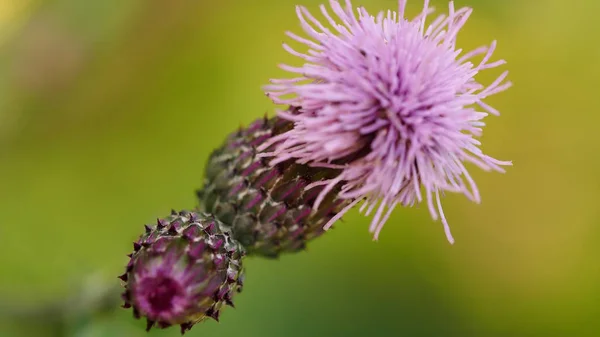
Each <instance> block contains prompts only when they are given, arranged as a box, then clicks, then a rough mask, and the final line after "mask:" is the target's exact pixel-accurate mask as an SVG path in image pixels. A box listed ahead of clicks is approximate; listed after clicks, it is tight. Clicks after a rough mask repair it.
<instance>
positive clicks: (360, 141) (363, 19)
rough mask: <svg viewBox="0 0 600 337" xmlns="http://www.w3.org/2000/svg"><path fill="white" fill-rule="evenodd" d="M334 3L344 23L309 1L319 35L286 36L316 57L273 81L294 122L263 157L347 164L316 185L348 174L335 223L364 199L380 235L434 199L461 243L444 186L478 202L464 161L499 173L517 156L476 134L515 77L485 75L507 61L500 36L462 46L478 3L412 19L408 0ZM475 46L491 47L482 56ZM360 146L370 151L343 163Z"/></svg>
mask: <svg viewBox="0 0 600 337" xmlns="http://www.w3.org/2000/svg"><path fill="white" fill-rule="evenodd" d="M330 5H331V9H332V10H333V13H334V14H335V15H336V16H337V17H338V21H339V22H340V23H337V22H336V21H335V20H334V18H333V17H332V16H331V15H330V14H329V12H328V11H327V9H326V8H325V6H324V5H321V7H320V9H321V12H322V14H323V15H324V17H325V19H326V21H327V22H328V23H329V25H330V26H331V28H333V29H330V28H328V27H326V25H324V24H322V23H321V22H319V21H318V20H317V19H316V18H315V17H314V16H313V15H311V14H310V13H309V11H308V10H307V9H306V8H304V7H297V9H296V13H297V15H298V18H299V19H300V24H301V26H302V28H303V30H304V31H305V32H306V34H308V36H309V38H310V39H305V38H302V37H300V36H298V35H296V34H294V33H291V32H287V35H288V36H289V37H290V38H292V39H293V40H295V41H297V42H299V43H301V44H304V45H306V46H307V47H308V48H309V50H308V52H305V53H302V52H299V51H296V50H294V49H292V47H290V46H289V45H287V44H284V45H283V47H284V49H285V50H287V51H288V52H289V53H291V54H292V55H294V56H297V57H298V58H300V59H302V60H304V61H305V62H306V64H304V65H303V66H301V67H293V66H289V65H281V68H282V69H284V70H286V71H289V72H291V73H294V74H297V76H296V77H294V78H291V79H274V80H272V81H271V83H272V85H268V86H266V88H265V90H266V93H267V95H268V96H269V97H271V98H272V100H273V101H274V102H275V103H277V104H287V105H289V106H290V107H291V109H289V110H287V111H279V112H278V115H279V116H280V117H281V118H283V119H287V120H289V121H292V122H294V127H293V128H292V129H291V130H289V131H287V132H285V133H282V134H281V135H278V136H275V137H273V138H271V139H269V140H268V141H266V142H265V143H264V144H263V145H262V146H260V147H259V151H265V150H266V149H268V148H269V147H273V146H274V150H272V151H268V152H266V153H263V154H261V155H262V156H267V157H273V160H272V161H271V164H272V165H276V164H277V163H280V162H283V161H286V160H289V159H295V160H296V162H297V163H300V164H310V165H312V166H320V167H328V168H336V169H339V170H342V172H341V173H340V175H339V176H337V177H335V178H333V179H330V180H329V181H327V182H324V181H319V182H315V183H313V184H311V185H309V186H308V187H307V188H310V187H313V186H316V185H322V184H325V188H324V189H323V192H322V193H327V192H328V191H329V190H330V189H331V188H332V187H333V186H337V185H338V184H339V183H340V182H342V183H343V186H342V188H341V190H340V192H339V194H338V197H340V198H342V199H348V200H352V202H351V203H350V204H348V205H347V206H346V207H345V208H344V209H343V210H342V211H341V212H339V213H337V214H336V216H335V217H333V218H331V219H330V220H329V222H328V223H327V224H326V226H325V227H326V228H327V227H329V226H331V224H333V222H335V221H336V220H337V219H338V218H339V217H341V216H342V215H343V214H344V212H346V211H347V210H348V209H350V208H351V207H352V206H354V205H355V204H357V203H358V202H360V201H361V200H365V203H364V204H363V205H362V207H361V212H365V213H366V214H367V215H369V214H371V213H372V212H373V211H375V209H376V211H375V214H374V217H373V219H372V223H371V227H370V231H371V232H372V233H374V238H375V239H376V238H377V237H378V235H379V233H380V231H381V229H382V227H383V225H384V223H385V222H386V220H387V219H388V217H389V216H390V214H391V211H392V210H393V209H394V207H396V206H397V205H398V204H401V205H404V206H412V205H414V204H415V203H420V202H422V201H423V200H426V202H427V205H428V208H429V211H430V213H431V215H432V217H433V219H434V220H437V219H438V217H439V218H441V221H442V223H443V226H444V230H445V232H446V236H447V238H448V240H449V241H450V242H451V243H452V242H453V241H454V240H453V238H452V235H451V234H450V230H449V227H448V223H447V221H446V218H445V216H444V212H443V210H442V205H441V201H440V194H441V193H443V192H446V191H448V192H458V193H462V194H464V195H465V196H467V197H468V198H469V199H470V200H472V201H474V202H477V203H478V202H480V195H479V192H478V189H477V186H476V184H475V182H474V181H473V179H472V178H471V176H470V175H469V172H468V171H467V169H466V168H465V165H464V163H465V162H468V163H472V164H475V165H476V166H478V167H480V168H481V169H483V170H495V171H499V172H504V170H503V168H502V166H504V165H511V162H508V161H500V160H496V159H494V158H492V157H490V156H488V155H485V154H484V153H483V152H482V150H481V149H480V148H479V145H480V142H479V141H478V140H477V139H476V137H479V136H480V135H481V133H482V127H483V126H484V123H483V122H482V119H483V118H484V117H485V116H487V115H488V113H491V114H494V115H498V111H497V110H496V109H494V108H492V107H491V106H489V105H487V104H486V103H484V102H483V100H484V99H485V98H487V97H488V96H491V95H494V94H496V93H498V92H501V91H503V90H505V89H507V88H508V87H509V86H510V85H511V84H510V82H505V78H506V76H507V72H504V73H502V74H501V75H500V76H499V77H497V78H496V80H495V81H493V82H492V83H491V84H490V85H487V86H485V85H482V84H480V83H479V82H477V81H476V80H475V79H474V76H475V75H477V74H478V73H479V72H480V71H482V70H485V69H490V68H495V67H497V66H500V65H502V64H504V63H505V62H504V61H503V60H499V61H494V62H491V61H490V59H491V57H492V53H493V52H494V50H495V48H496V42H495V41H494V42H492V43H491V44H490V45H489V46H483V47H480V48H477V49H475V50H472V51H469V52H466V53H463V51H462V49H457V47H456V37H457V34H458V32H459V31H460V29H461V28H462V27H463V25H464V24H465V23H466V21H467V19H468V18H469V16H470V15H471V12H472V10H471V9H470V8H460V9H458V10H455V8H454V5H453V3H452V2H450V4H449V12H448V14H447V15H440V16H438V17H437V18H435V19H434V20H433V21H432V22H431V23H429V24H427V23H426V22H427V17H428V15H429V14H431V13H432V12H433V9H432V8H430V7H429V1H428V0H425V3H424V6H423V10H422V11H421V13H420V14H419V15H417V16H416V17H415V18H414V19H412V20H407V19H405V18H404V10H405V6H406V0H400V1H399V10H398V12H397V13H396V12H392V11H387V13H383V12H380V13H379V14H378V15H377V16H372V15H370V14H369V13H368V12H367V11H366V10H365V9H364V8H359V9H358V16H356V15H355V13H354V11H353V9H352V5H351V3H350V1H349V0H347V1H346V2H345V7H342V5H340V4H339V3H338V1H335V0H331V1H330ZM476 56H483V57H482V59H481V60H480V61H479V62H474V61H472V59H473V58H474V57H476ZM361 151H362V152H363V153H364V155H363V156H361V157H360V158H356V159H355V160H353V161H351V162H347V161H341V162H340V159H342V158H343V157H347V156H349V155H352V154H356V153H359V152H361ZM422 190H423V192H424V193H423V192H422ZM423 194H424V195H423ZM322 196H323V195H321V196H320V197H319V198H317V200H316V202H315V207H318V204H319V202H320V201H321V200H322Z"/></svg>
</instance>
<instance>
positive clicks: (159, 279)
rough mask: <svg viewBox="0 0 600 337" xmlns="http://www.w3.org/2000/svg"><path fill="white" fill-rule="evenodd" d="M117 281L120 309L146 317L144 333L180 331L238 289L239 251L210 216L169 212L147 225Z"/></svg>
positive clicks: (229, 300) (209, 313)
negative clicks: (119, 282)
mask: <svg viewBox="0 0 600 337" xmlns="http://www.w3.org/2000/svg"><path fill="white" fill-rule="evenodd" d="M133 248H134V252H133V253H132V254H131V255H130V257H131V259H130V261H129V263H128V264H127V267H126V272H125V273H124V274H123V275H121V276H120V277H119V278H120V279H121V280H122V281H123V285H124V287H125V292H123V295H122V296H123V300H124V301H125V304H124V305H123V307H124V308H129V307H132V308H133V314H134V316H135V317H136V318H140V317H145V318H146V319H147V330H150V329H151V328H152V327H153V326H156V327H158V328H166V327H169V326H171V325H176V324H178V325H180V327H181V333H182V334H183V333H185V332H186V331H187V330H189V329H191V328H192V326H193V325H194V324H196V323H199V322H201V321H203V320H205V319H206V318H208V317H211V318H213V319H215V320H217V321H218V319H219V313H220V310H221V307H222V305H223V304H227V305H230V306H233V302H232V297H233V295H234V294H235V293H236V292H240V291H241V289H242V282H243V273H242V264H241V259H242V257H243V255H244V250H243V248H242V247H241V246H240V245H239V244H238V243H237V241H235V240H234V239H233V238H232V237H231V236H230V234H229V231H228V229H227V227H226V226H225V225H223V223H221V222H219V221H218V220H216V219H215V218H214V217H212V216H210V215H207V214H202V213H195V212H186V211H183V212H179V213H176V212H173V213H172V214H171V216H169V217H167V218H164V219H159V220H158V222H157V224H156V225H154V226H146V231H145V233H144V234H143V235H142V236H141V237H140V238H139V240H138V241H136V242H134V243H133Z"/></svg>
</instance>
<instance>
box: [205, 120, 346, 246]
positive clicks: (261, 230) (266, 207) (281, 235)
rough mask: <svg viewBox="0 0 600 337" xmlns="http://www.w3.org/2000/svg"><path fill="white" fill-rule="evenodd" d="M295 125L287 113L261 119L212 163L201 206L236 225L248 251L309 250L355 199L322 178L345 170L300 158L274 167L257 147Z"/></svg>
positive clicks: (240, 133)
mask: <svg viewBox="0 0 600 337" xmlns="http://www.w3.org/2000/svg"><path fill="white" fill-rule="evenodd" d="M292 126H293V125H292V123H291V122H287V121H285V120H283V119H281V118H273V119H266V118H265V119H259V120H257V121H255V122H254V123H252V124H251V125H250V126H249V127H248V128H245V129H243V128H242V129H240V130H239V131H237V132H235V133H233V134H231V135H230V136H229V137H228V139H227V140H226V141H225V143H224V144H223V145H222V146H221V147H220V148H218V149H217V150H215V151H214V152H213V153H212V155H211V156H210V159H209V161H208V164H207V166H206V174H205V185H204V189H202V190H200V191H198V197H199V199H200V205H201V207H202V208H203V209H204V210H205V211H206V212H210V213H212V214H214V215H215V216H216V217H217V218H218V219H219V220H221V221H223V222H224V223H226V224H228V225H231V226H232V231H233V236H234V237H235V239H236V240H238V241H239V242H240V243H241V244H242V245H244V247H245V248H246V249H247V251H248V254H257V255H263V256H268V257H276V256H278V255H279V254H280V253H282V252H294V251H298V250H301V249H303V248H304V247H305V243H306V242H307V241H308V240H310V239H312V238H315V237H318V236H320V235H321V234H322V233H323V232H324V229H323V226H324V225H325V224H326V223H327V222H328V221H329V220H331V219H332V218H333V217H334V216H336V214H338V213H339V212H340V210H342V209H343V208H344V207H345V206H347V205H348V204H350V202H351V200H342V199H339V198H338V197H337V194H338V192H339V189H340V186H341V184H339V185H336V186H330V188H331V189H330V190H329V191H324V188H325V185H324V184H322V182H330V181H331V180H332V179H336V178H337V176H339V173H340V172H341V170H340V169H337V168H330V167H311V166H308V165H302V164H298V163H296V162H294V160H288V161H283V162H280V163H278V164H277V165H273V166H271V165H269V163H268V161H267V160H266V158H263V153H261V152H258V151H257V150H256V148H257V147H258V146H260V145H261V144H263V143H264V142H265V141H267V140H268V139H270V138H271V137H273V136H275V135H278V134H281V133H283V132H285V131H288V130H290V129H291V128H292ZM319 196H320V197H319ZM317 199H319V200H317ZM316 204H318V207H315V205H316Z"/></svg>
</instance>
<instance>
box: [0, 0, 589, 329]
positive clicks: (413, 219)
mask: <svg viewBox="0 0 600 337" xmlns="http://www.w3.org/2000/svg"><path fill="white" fill-rule="evenodd" d="M319 2H321V1H320V0H252V1H249V0H248V1H246V0H219V1H204V0H196V1H184V0H178V1H167V0H128V1H120V0H0V310H1V311H0V336H3V337H13V336H40V337H44V336H86V337H91V336H94V337H100V336H128V337H135V336H146V333H145V332H144V327H145V324H144V322H142V321H135V320H133V319H132V317H131V312H130V311H129V310H128V311H126V310H123V309H119V308H118V306H119V303H118V287H119V284H118V280H117V279H116V275H118V274H120V273H121V272H122V269H123V265H124V263H125V262H126V257H125V254H127V253H128V252H129V250H130V248H131V241H132V240H133V239H135V238H136V237H137V235H138V234H139V233H140V232H141V230H142V225H143V224H145V223H150V222H152V221H153V219H155V218H156V217H159V216H164V215H166V214H168V212H169V211H170V209H171V208H177V209H184V208H191V207H193V206H194V202H195V199H194V190H195V189H196V188H197V187H200V185H201V182H202V178H203V169H204V164H205V159H206V158H207V156H208V154H209V153H210V151H211V149H213V148H215V147H216V146H218V145H219V144H220V143H221V141H222V140H223V139H224V137H225V136H226V135H227V134H228V133H229V132H230V131H232V130H233V129H235V128H237V127H238V126H239V125H240V124H247V123H249V122H250V121H252V120H253V119H255V118H257V117H260V116H262V115H263V114H265V113H268V114H272V113H273V110H274V107H273V105H272V104H271V103H270V102H269V100H268V99H267V98H266V97H264V96H263V94H262V91H261V85H263V84H266V83H267V81H268V79H269V78H270V77H277V76H280V75H282V74H283V72H282V71H280V70H278V69H277V67H276V65H277V64H278V63H280V62H284V61H290V62H292V63H293V62H296V60H293V59H292V58H291V57H290V56H288V55H287V54H286V53H285V52H284V51H283V49H282V48H281V42H282V41H284V40H286V38H285V36H284V35H283V32H284V31H285V30H287V29H290V30H293V31H295V32H300V29H299V24H298V22H297V20H296V18H295V14H294V7H293V5H294V4H297V3H300V4H304V5H307V6H308V7H309V8H310V9H314V10H316V9H317V5H318V3H319ZM456 2H457V5H459V6H462V5H469V6H472V7H474V8H475V13H474V15H473V17H472V19H471V20H470V22H469V23H468V24H467V26H466V28H465V29H464V30H463V32H462V33H461V35H460V41H459V43H460V44H461V46H464V48H465V49H467V48H473V47H476V46H478V45H481V44H485V43H489V41H491V40H492V39H498V40H499V46H498V51H497V54H496V57H497V58H505V59H506V60H507V61H508V65H507V66H505V67H504V69H509V70H510V79H511V80H512V81H513V82H514V83H515V85H514V87H513V88H511V89H510V90H509V91H507V92H505V93H502V94H499V95H497V96H494V97H492V98H491V99H489V101H488V102H489V103H491V104H492V105H494V106H495V107H498V108H499V110H500V111H501V112H502V116H501V117H489V118H488V120H487V122H488V126H487V128H486V129H485V136H484V137H483V143H484V150H485V151H487V152H488V153H490V154H492V155H493V156H496V157H497V158H500V159H510V160H513V161H514V167H512V168H509V169H508V172H507V173H506V174H504V175H502V174H497V173H485V172H481V171H478V170H477V169H473V171H472V172H473V175H474V177H475V178H476V180H477V181H478V183H479V186H480V189H481V192H482V195H483V202H482V204H480V205H475V204H473V203H471V202H469V201H468V200H466V198H464V197H462V196H460V195H448V196H447V197H446V198H445V200H444V204H445V211H446V216H447V217H448V219H449V221H450V224H451V226H452V229H453V233H454V236H455V238H456V240H457V243H456V244H455V245H454V246H451V245H449V244H448V243H447V242H446V239H445V237H444V234H443V231H442V228H441V225H440V224H439V223H437V222H433V221H432V220H431V219H430V216H429V213H428V211H427V208H426V207H415V208H411V209H398V210H397V211H396V212H395V214H394V216H393V218H392V219H391V220H390V221H389V223H388V225H387V226H386V228H385V229H384V231H383V233H382V236H381V239H380V240H379V241H378V242H373V241H372V240H371V236H370V235H369V233H368V220H367V219H366V218H363V217H362V216H360V215H358V214H357V211H354V212H351V214H350V215H349V216H347V217H346V218H345V221H344V223H343V224H339V225H338V226H336V229H335V230H333V231H331V232H330V233H328V234H327V235H325V236H324V237H322V238H320V239H318V240H316V241H314V242H312V243H311V244H310V245H309V250H308V252H304V253H299V254H296V255H287V256H284V257H282V258H281V259H279V260H278V261H271V260H261V259H258V258H256V259H254V258H252V259H248V260H247V261H246V268H247V282H246V286H245V291H244V292H243V293H242V294H240V295H239V296H237V298H236V305H237V308H236V309H235V310H233V309H226V310H225V311H224V312H223V315H222V319H221V323H215V322H212V321H211V322H208V323H205V324H201V325H198V326H196V327H194V329H192V331H191V332H189V336H243V337H254V336H264V337H268V336H276V337H283V336H289V337H295V336H298V337H306V336H328V337H335V336H340V337H341V336H343V337H352V336H381V337H383V336H411V337H412V336H461V337H468V336H477V337H494V336H515V337H516V336H600V263H599V258H600V244H599V241H600V212H599V207H598V200H599V199H598V195H599V193H600V179H599V177H598V176H599V175H600V156H599V153H600V132H599V131H598V125H599V124H598V123H599V122H600V103H599V98H598V97H600V96H599V95H600V93H599V91H600V29H599V28H598V25H597V24H595V23H594V22H595V20H596V19H597V13H598V12H599V11H600V2H599V1H596V0H577V1H571V2H569V3H565V2H564V1H562V0H545V1H544V0H528V1H518V0H504V1H491V0H489V1H486V0H459V1H456ZM396 3H397V2H396V1H395V0H377V1H376V0H368V1H367V0H362V1H360V0H355V1H354V4H355V5H365V6H366V7H367V9H369V10H370V11H371V12H377V11H379V10H384V9H388V8H394V9H395V8H396ZM433 3H434V4H435V5H436V7H437V8H438V9H440V10H445V9H446V4H447V2H446V1H445V0H436V1H433ZM421 5H422V2H421V1H420V0H411V1H409V14H411V16H412V15H413V14H416V13H417V12H418V11H419V9H420V6H421ZM501 71H502V69H497V70H493V71H489V73H487V74H482V76H481V77H480V79H481V80H482V81H484V82H485V81H488V83H489V81H490V80H492V79H493V78H494V75H498V74H499V73H500V72H501ZM178 334H179V332H178V329H171V330H165V331H152V332H151V333H150V335H151V336H177V335H178Z"/></svg>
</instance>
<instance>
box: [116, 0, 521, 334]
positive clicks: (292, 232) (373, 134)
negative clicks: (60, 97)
mask: <svg viewBox="0 0 600 337" xmlns="http://www.w3.org/2000/svg"><path fill="white" fill-rule="evenodd" d="M330 7H331V10H332V12H333V13H334V14H335V16H336V17H337V21H336V19H334V17H333V16H332V15H331V14H330V12H329V11H328V9H327V8H326V7H325V6H324V5H321V7H320V9H321V12H322V14H323V16H324V18H325V21H326V22H327V25H326V24H324V23H322V22H320V21H319V20H317V19H316V18H315V17H314V16H313V15H312V14H311V13H310V12H309V11H308V10H307V9H306V8H304V7H301V6H298V7H297V8H296V13H297V15H298V18H299V20H300V25H301V27H302V28H303V30H304V31H305V33H306V34H307V35H308V38H303V37H300V36H299V35H296V34H294V33H291V32H287V35H288V36H289V37H290V38H291V39H293V40H295V41H296V42H299V43H300V44H303V45H305V46H306V47H307V48H308V51H305V52H300V51H296V50H294V49H292V47H290V46H289V45H287V44H284V45H283V47H284V49H285V50H287V51H288V52H289V53H291V54H292V55H294V56H296V57H298V58H299V59H301V60H303V61H304V62H305V64H304V65H302V66H300V67H293V66H289V65H281V68H283V69H285V70H287V71H289V72H291V73H294V74H296V75H295V77H293V78H289V79H273V80H272V81H271V84H270V85H268V86H266V87H265V91H266V93H267V95H268V96H269V97H270V98H271V99H272V100H273V102H274V103H276V104H284V105H286V106H287V108H285V109H283V110H279V111H278V113H277V116H276V117H273V118H267V117H265V118H262V119H258V120H256V121H255V122H254V123H252V124H250V125H249V126H248V127H247V128H241V129H239V130H238V131H236V132H233V133H231V134H230V135H229V137H227V139H226V140H225V141H224V142H223V143H222V145H221V146H220V147H219V148H218V149H216V150H215V151H213V153H212V154H211V155H210V157H209V159H208V162H207V165H206V171H205V181H204V186H203V187H202V188H201V189H200V190H198V191H197V197H198V201H199V203H198V207H197V209H196V210H194V211H192V212H180V213H177V212H175V213H173V214H172V215H171V216H169V217H167V218H164V219H160V220H158V223H157V224H156V225H155V226H152V227H150V226H147V227H146V232H145V233H144V234H143V235H142V236H141V237H140V239H139V240H138V241H136V242H135V243H134V252H133V253H132V254H131V255H130V261H129V264H128V265H127V267H126V272H125V274H123V275H122V276H121V277H120V278H121V279H122V280H123V284H124V287H125V292H124V293H123V299H124V300H125V305H124V306H125V307H132V308H133V312H134V316H136V317H141V316H143V317H146V318H147V320H148V329H150V328H152V327H153V326H157V327H159V328H164V327H168V326H171V325H175V324H178V325H180V327H181V331H182V333H184V332H185V331H187V330H189V329H190V328H191V327H192V326H193V325H194V324H196V323H198V322H201V321H203V320H205V319H206V318H209V317H212V318H213V319H218V317H219V313H220V310H221V308H222V306H223V304H228V305H231V306H233V302H232V298H233V295H234V293H235V292H237V291H239V290H241V287H242V280H243V270H242V261H241V260H242V258H243V257H244V256H245V255H256V256H263V257H278V256H280V255H281V254H283V253H293V252H296V251H300V250H302V249H303V248H304V247H305V245H306V243H307V242H308V241H309V240H312V239H314V238H316V237H319V236H320V235H322V234H323V233H324V232H325V231H326V230H327V229H329V228H331V226H332V225H333V224H334V223H335V222H336V221H337V220H338V219H340V218H341V217H342V216H343V215H344V214H345V213H346V212H347V211H348V210H350V209H351V208H353V207H354V206H355V205H357V204H358V203H360V202H363V205H362V206H361V208H360V210H361V212H364V213H366V214H367V215H369V214H371V213H373V212H374V216H373V219H372V222H371V227H370V231H371V232H372V233H373V235H374V238H377V237H378V236H379V233H380V231H381V229H382V227H383V225H384V224H385V222H386V221H387V220H388V218H389V216H390V215H391V212H392V210H393V209H394V208H395V207H396V206H397V205H398V204H400V205H403V206H412V205H414V204H416V203H420V202H423V201H425V202H426V203H427V205H428V208H429V211H430V213H431V215H432V217H433V219H438V218H441V221H442V224H443V226H444V229H445V233H446V236H447V238H448V240H449V241H450V242H451V243H453V242H454V239H453V238H452V235H451V234H450V230H449V226H448V223H447V221H446V218H445V216H444V213H443V209H442V205H441V200H440V198H441V194H443V193H444V192H457V193H462V194H464V195H465V196H467V197H468V198H469V199H471V200H472V201H475V202H480V199H481V198H480V195H479V192H478V190H477V186H476V184H475V182H474V180H473V179H472V178H471V176H470V174H469V172H468V171H467V169H466V167H465V163H471V164H475V165H476V166H479V167H480V168H482V169H484V170H488V171H489V170H494V171H500V172H503V168H502V166H506V165H510V164H511V163H510V162H507V161H500V160H497V159H494V158H492V157H490V156H488V155H486V154H484V153H483V152H482V150H481V149H480V147H479V146H480V145H481V144H480V142H479V141H478V140H477V137H479V136H481V134H482V127H483V126H484V125H485V124H484V122H483V118H484V117H486V116H487V115H488V114H494V115H497V114H498V111H497V110H496V109H494V108H493V107H491V106H490V105H488V104H486V103H484V102H483V100H484V99H485V98H487V97H489V96H491V95H494V94H496V93H499V92H501V91H503V90H505V89H507V88H508V87H509V86H510V82H506V81H505V79H506V76H507V72H504V73H502V74H501V75H500V76H498V77H497V78H496V80H495V81H493V82H492V83H491V84H489V85H487V86H486V85H483V84H481V83H479V82H477V81H476V80H475V76H476V75H477V74H478V73H479V72H480V71H482V70H486V69H491V68H495V67H498V66H500V65H502V64H503V63H504V61H503V60H498V61H491V57H492V54H493V52H494V50H495V48H496V42H492V43H491V44H490V45H489V46H483V47H480V48H477V49H475V50H472V51H468V52H463V51H462V49H458V48H457V47H456V38H457V34H458V32H459V31H460V29H461V28H462V27H463V26H464V24H465V23H466V21H467V19H468V18H469V16H470V15H471V12H472V10H471V9H470V8H460V9H458V10H456V9H455V8H454V5H453V3H452V2H450V4H449V10H448V13H447V14H442V15H440V16H438V17H436V18H435V19H433V20H432V21H431V22H430V23H429V24H427V19H428V16H429V15H430V14H431V13H432V12H433V9H432V8H431V7H430V6H429V1H428V0H425V2H424V6H423V9H422V11H421V12H420V14H418V15H417V16H416V17H415V18H413V19H411V20H408V19H405V17H404V12H405V7H406V0H400V1H399V8H398V12H392V11H388V12H387V13H384V12H380V13H378V15H376V16H372V15H370V14H369V13H368V12H367V11H366V10H365V9H364V8H359V9H358V11H357V13H355V11H354V9H353V7H352V4H351V3H350V1H349V0H346V1H345V4H344V5H343V6H342V4H340V3H339V2H338V1H336V0H330ZM478 56H479V57H480V58H481V60H479V62H475V61H473V59H474V58H475V57H478Z"/></svg>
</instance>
